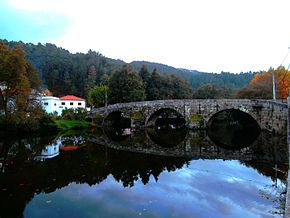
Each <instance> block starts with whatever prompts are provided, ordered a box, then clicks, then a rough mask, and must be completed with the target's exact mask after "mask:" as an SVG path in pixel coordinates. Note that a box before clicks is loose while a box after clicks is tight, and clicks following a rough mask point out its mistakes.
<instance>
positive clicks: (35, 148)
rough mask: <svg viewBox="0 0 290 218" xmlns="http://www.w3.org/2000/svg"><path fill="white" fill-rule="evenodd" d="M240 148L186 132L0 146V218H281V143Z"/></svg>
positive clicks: (274, 139)
mask: <svg viewBox="0 0 290 218" xmlns="http://www.w3.org/2000/svg"><path fill="white" fill-rule="evenodd" d="M225 138H226V139H225V141H226V142H228V141H229V138H230V137H229V136H227V137H225ZM242 140H243V139H242V138H240V139H239V143H238V146H237V147H235V146H233V147H227V146H222V145H224V143H220V144H219V143H217V142H216V140H215V139H212V138H210V137H208V134H207V132H206V131H189V130H186V129H182V130H158V129H148V130H146V131H137V132H134V131H132V130H131V129H121V130H120V129H118V130H116V129H93V130H90V131H88V132H66V133H59V134H57V135H50V136H30V137H25V138H23V137H22V138H20V137H16V136H6V137H2V138H1V139H0V148H1V153H0V155H1V156H0V169H1V173H0V193H1V195H0V217H1V218H4V217H9V218H10V217H27V218H33V217H54V218H58V217H60V218H63V217H70V218H72V217H78V218H81V217H215V218H216V217H235V218H236V217H247V218H250V217H282V213H283V207H284V204H285V194H286V193H285V190H286V176H287V175H286V172H287V171H288V165H287V163H288V152H287V140H286V137H280V136H273V135H271V134H268V133H265V132H261V133H260V134H258V136H257V138H256V139H255V140H254V142H253V141H251V142H249V140H247V139H245V143H244V144H243V143H242V142H241V141H242ZM213 141H215V143H214V142H213ZM230 141H231V140H230ZM232 141H233V140H232ZM249 143H250V144H249ZM217 144H219V146H217Z"/></svg>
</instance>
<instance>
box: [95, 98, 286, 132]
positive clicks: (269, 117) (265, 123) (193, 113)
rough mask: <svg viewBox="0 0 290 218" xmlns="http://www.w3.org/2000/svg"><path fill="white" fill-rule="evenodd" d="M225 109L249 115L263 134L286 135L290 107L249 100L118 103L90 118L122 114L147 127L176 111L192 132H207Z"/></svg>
mask: <svg viewBox="0 0 290 218" xmlns="http://www.w3.org/2000/svg"><path fill="white" fill-rule="evenodd" d="M226 109H238V110H240V111H242V112H245V113H247V114H249V115H250V116H251V117H253V118H254V119H255V120H256V121H257V123H258V124H259V125H260V127H261V129H262V130H268V131H270V132H275V133H279V134H286V131H287V117H288V106H287V103H286V102H282V101H273V100H249V99H186V100H157V101H143V102H131V103H119V104H113V105H109V106H107V107H102V108H97V109H93V110H92V111H91V112H90V115H89V117H90V118H92V120H93V122H95V123H96V124H98V125H103V124H104V121H105V120H106V119H107V118H108V117H109V116H110V115H112V114H114V113H119V114H120V115H121V116H122V118H127V120H129V119H130V120H131V127H132V128H142V127H148V126H149V125H150V120H152V118H153V117H155V121H156V117H158V116H159V114H160V112H161V111H163V110H169V111H173V112H175V113H176V114H178V116H179V117H181V118H184V120H185V125H186V126H187V127H189V128H191V129H198V128H205V127H206V124H207V122H208V121H209V119H210V118H211V117H212V116H213V115H215V114H216V113H218V112H220V111H223V110H226Z"/></svg>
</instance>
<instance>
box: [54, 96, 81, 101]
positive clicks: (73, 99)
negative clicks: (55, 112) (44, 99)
mask: <svg viewBox="0 0 290 218" xmlns="http://www.w3.org/2000/svg"><path fill="white" fill-rule="evenodd" d="M59 99H60V100H68V101H85V100H86V99H83V98H79V97H76V96H74V95H66V96H63V97H61V98H59Z"/></svg>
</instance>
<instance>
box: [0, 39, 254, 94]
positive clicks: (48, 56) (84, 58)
mask: <svg viewBox="0 0 290 218" xmlns="http://www.w3.org/2000/svg"><path fill="white" fill-rule="evenodd" d="M0 41H1V40H0ZM2 42H3V43H4V44H6V45H7V46H8V47H10V48H13V47H15V46H17V45H21V46H22V47H23V49H24V51H25V54H26V58H27V60H28V61H30V62H31V63H32V65H33V66H34V67H35V69H36V71H37V72H38V74H39V78H40V80H41V81H42V88H43V89H44V88H47V89H48V90H50V91H51V92H52V94H53V95H55V96H63V95H67V94H72V95H77V96H80V97H83V98H87V97H88V90H89V89H90V88H92V87H94V86H95V85H98V84H100V83H101V78H102V77H103V76H104V75H106V76H109V77H110V76H112V74H113V73H114V72H116V71H119V70H121V69H122V67H123V65H124V64H126V63H125V62H124V61H121V60H114V59H111V58H108V57H105V56H103V55H102V54H100V53H99V52H95V51H92V50H89V51H88V52H87V53H76V54H72V53H70V52H69V51H67V50H65V49H63V48H60V47H57V46H56V45H54V44H50V43H46V44H41V43H38V44H37V45H34V44H32V43H23V42H13V41H7V40H2ZM144 64H145V65H146V66H147V68H148V71H149V72H150V73H152V71H153V70H154V69H156V71H158V72H159V74H160V75H162V76H163V75H165V74H166V75H168V76H169V77H171V79H175V78H176V77H179V78H182V79H184V80H186V81H187V83H189V85H190V86H191V87H192V88H193V89H197V88H199V87H200V86H202V85H204V84H212V85H214V86H215V87H229V88H231V89H233V90H238V89H241V88H243V87H244V86H246V85H247V84H248V83H249V82H250V81H251V79H252V78H253V76H254V75H255V73H252V72H248V73H240V74H231V73H225V72H222V73H220V74H218V73H201V72H198V71H193V70H186V69H176V68H173V67H170V66H167V65H164V64H158V63H151V62H142V61H134V62H132V63H130V65H131V66H132V68H133V69H132V70H133V71H136V72H139V71H140V70H141V68H142V67H143V65H144ZM171 75H174V76H175V77H174V78H173V76H171ZM169 79H170V78H169ZM147 94H148V93H147ZM163 95H164V94H163ZM170 95H172V94H170Z"/></svg>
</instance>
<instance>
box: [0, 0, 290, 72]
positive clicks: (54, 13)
mask: <svg viewBox="0 0 290 218" xmlns="http://www.w3.org/2000/svg"><path fill="white" fill-rule="evenodd" d="M289 11H290V1H289V0H235V1H233V0H219V1H217V0H202V1H201V0H179V1H177V0H138V1H136V0H121V1H120V0H102V1H101V0H81V1H79V0H0V38H1V39H7V40H14V41H19V40H21V41H23V42H32V43H38V42H40V43H47V42H49V43H54V44H56V45H57V46H60V47H62V48H65V49H67V50H69V51H70V52H73V53H75V52H84V53H85V52H87V51H88V50H89V49H92V50H95V51H98V52H100V53H101V54H103V55H104V56H106V57H110V58H115V59H121V60H124V61H126V62H131V61H134V60H140V61H141V60H145V61H151V62H158V63H163V64H167V65H170V66H174V67H177V68H187V69H192V70H199V71H202V72H215V73H218V72H221V71H225V72H232V73H239V72H247V71H260V70H268V69H269V68H270V67H274V68H277V67H278V66H280V65H281V64H282V65H284V66H285V67H286V68H287V67H288V66H289V64H290V54H289V53H290V49H289V47H290V27H289V21H290V16H289ZM288 54H289V55H288Z"/></svg>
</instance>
